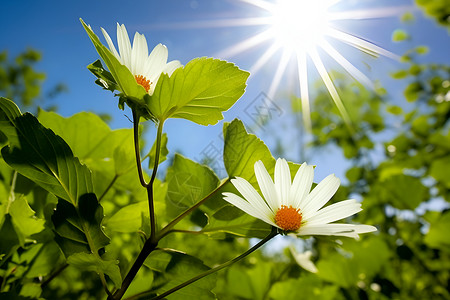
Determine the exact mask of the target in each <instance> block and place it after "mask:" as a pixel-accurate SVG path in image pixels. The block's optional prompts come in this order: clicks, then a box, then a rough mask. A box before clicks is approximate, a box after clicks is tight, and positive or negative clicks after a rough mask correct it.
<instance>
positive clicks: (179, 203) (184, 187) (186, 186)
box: [166, 154, 219, 216]
mask: <svg viewBox="0 0 450 300" xmlns="http://www.w3.org/2000/svg"><path fill="white" fill-rule="evenodd" d="M166 181H167V184H168V187H167V194H166V209H167V213H168V214H169V215H170V216H176V215H178V214H179V213H180V212H182V211H184V210H186V209H187V208H189V207H191V206H193V205H194V204H196V203H197V202H198V201H200V200H202V199H203V198H204V197H205V196H207V195H208V194H209V193H210V192H212V191H213V190H214V189H215V188H216V187H217V186H218V185H219V178H217V176H216V175H215V174H214V172H213V171H212V170H211V169H210V168H209V167H207V166H203V165H200V164H198V163H196V162H194V161H192V160H189V159H187V158H185V157H183V156H181V155H179V154H176V155H175V158H174V161H173V165H172V166H171V167H170V168H169V169H168V170H167V176H166Z"/></svg>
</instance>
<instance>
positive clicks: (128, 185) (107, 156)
mask: <svg viewBox="0 0 450 300" xmlns="http://www.w3.org/2000/svg"><path fill="white" fill-rule="evenodd" d="M38 119H39V121H40V122H41V123H42V124H43V125H44V126H46V127H49V128H52V130H53V131H54V132H55V133H56V134H57V135H59V136H61V137H62V138H63V139H64V140H65V141H66V142H67V144H69V146H70V148H71V149H72V151H73V153H74V155H75V156H77V157H78V158H79V159H80V160H81V161H82V162H83V163H85V164H86V165H87V166H88V167H89V169H90V170H91V171H92V173H93V184H94V192H95V193H96V194H97V195H101V194H103V192H104V191H105V190H106V188H108V185H109V184H110V183H111V182H113V181H114V182H113V183H114V185H113V189H116V190H123V191H130V192H131V193H132V194H133V195H134V196H135V197H136V198H139V197H142V198H146V195H145V190H144V189H142V187H141V185H140V184H139V179H138V175H137V170H136V162H135V156H134V141H133V130H132V129H116V130H111V129H110V127H109V126H108V125H107V124H106V123H105V122H104V121H103V120H102V119H101V118H100V117H98V116H97V115H95V114H93V113H88V112H81V113H77V114H75V115H73V116H71V117H67V118H65V117H62V116H60V115H58V114H56V113H54V112H46V111H43V110H40V111H39V117H38ZM114 195H115V194H114V193H111V192H109V193H108V194H107V198H109V197H113V196H114ZM108 200H109V199H108Z"/></svg>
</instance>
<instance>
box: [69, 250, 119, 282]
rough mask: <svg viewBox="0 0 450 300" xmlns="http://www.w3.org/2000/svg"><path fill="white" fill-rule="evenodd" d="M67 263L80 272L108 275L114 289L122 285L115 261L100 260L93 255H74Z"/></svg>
mask: <svg viewBox="0 0 450 300" xmlns="http://www.w3.org/2000/svg"><path fill="white" fill-rule="evenodd" d="M67 263H69V264H70V265H72V266H75V267H77V268H79V269H81V270H86V271H94V272H97V273H100V272H101V273H104V274H106V275H108V276H109V278H110V279H111V280H112V282H113V283H114V286H115V287H116V288H119V287H120V285H121V284H122V277H121V275H120V270H119V266H118V265H117V263H118V262H117V261H114V260H108V261H106V260H102V259H100V258H99V257H98V256H95V255H94V254H88V253H76V254H73V255H71V256H69V257H68V258H67Z"/></svg>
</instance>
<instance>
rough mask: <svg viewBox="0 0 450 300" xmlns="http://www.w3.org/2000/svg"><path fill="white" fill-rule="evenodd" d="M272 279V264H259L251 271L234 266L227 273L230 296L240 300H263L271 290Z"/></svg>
mask: <svg viewBox="0 0 450 300" xmlns="http://www.w3.org/2000/svg"><path fill="white" fill-rule="evenodd" d="M271 277H272V264H271V263H267V262H258V263H257V264H256V265H254V266H253V268H251V269H248V268H243V267H241V266H240V265H234V266H232V267H231V268H230V269H229V270H228V271H227V284H228V287H229V289H230V295H233V296H235V297H236V298H238V299H241V298H244V299H255V300H263V299H265V297H266V294H267V293H268V292H269V290H270V288H271V279H272V278H271ZM279 299H281V298H279ZM283 299H284V298H283Z"/></svg>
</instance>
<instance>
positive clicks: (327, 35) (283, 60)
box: [170, 0, 411, 132]
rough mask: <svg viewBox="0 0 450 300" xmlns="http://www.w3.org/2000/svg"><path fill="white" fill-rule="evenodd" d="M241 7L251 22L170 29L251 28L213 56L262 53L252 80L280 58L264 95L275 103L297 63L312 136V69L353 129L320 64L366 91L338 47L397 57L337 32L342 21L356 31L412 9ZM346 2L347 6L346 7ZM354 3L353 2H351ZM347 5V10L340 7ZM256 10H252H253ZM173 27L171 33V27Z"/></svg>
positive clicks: (254, 3)
mask: <svg viewBox="0 0 450 300" xmlns="http://www.w3.org/2000/svg"><path fill="white" fill-rule="evenodd" d="M237 2H239V3H243V4H247V5H250V6H251V8H252V10H251V11H249V13H250V14H248V15H251V12H253V13H254V16H248V17H244V18H227V19H214V20H205V21H202V20H196V21H195V22H191V23H189V22H180V23H178V24H173V23H172V24H170V27H171V28H175V27H178V26H179V27H180V28H217V27H235V28H238V27H247V26H248V27H254V28H256V29H257V30H256V31H255V32H257V33H255V34H254V35H253V36H250V37H248V38H246V39H245V40H242V41H238V42H236V43H234V44H232V45H230V46H229V47H226V48H224V49H222V50H221V51H220V52H219V53H216V54H215V55H214V56H215V57H220V58H224V59H232V58H233V57H235V56H238V55H239V54H241V53H243V52H246V51H249V50H251V49H254V48H258V47H265V49H264V50H263V52H262V54H261V55H260V56H258V57H255V61H254V63H253V64H252V65H251V66H250V69H249V71H250V73H251V74H255V73H257V72H258V71H259V70H260V69H262V68H263V67H264V66H266V65H267V64H268V62H269V61H270V60H271V59H273V58H274V57H277V56H278V55H276V54H277V53H281V55H279V57H280V58H279V61H277V62H276V66H277V67H276V69H275V70H274V71H273V78H272V80H271V84H270V86H269V88H268V91H266V94H267V95H268V97H269V98H273V97H274V95H275V92H276V91H277V89H278V88H279V86H280V84H281V82H282V78H283V75H284V73H285V72H286V70H287V67H288V65H289V63H291V62H292V61H296V67H297V72H298V83H299V85H298V86H299V90H297V91H293V92H292V94H294V95H295V94H297V93H298V92H299V93H300V99H301V104H302V115H303V123H304V126H305V127H306V128H307V130H309V131H310V132H311V119H310V111H311V109H310V93H309V80H310V77H311V76H310V74H309V73H308V72H310V69H311V68H310V66H309V65H310V64H312V65H313V67H314V68H315V69H316V70H317V73H318V74H319V76H320V78H321V79H322V81H323V83H324V85H325V86H326V88H327V90H328V92H329V94H330V97H331V99H332V100H333V101H334V103H335V104H336V106H337V108H338V109H339V112H340V114H341V115H342V117H343V119H344V121H345V123H346V124H347V125H349V128H351V127H352V126H351V121H350V117H349V115H348V113H347V111H346V109H345V106H344V103H343V101H342V99H341V97H340V96H339V93H338V90H337V89H336V87H335V85H334V83H333V80H332V79H331V77H330V75H329V73H328V70H327V68H326V66H325V64H324V61H325V59H324V58H325V57H324V56H328V57H327V58H328V60H329V58H331V59H332V60H334V61H335V62H336V63H337V64H338V65H340V66H341V67H342V68H343V69H344V70H345V71H346V72H347V73H348V74H349V75H350V76H351V77H353V78H354V79H355V80H356V81H358V82H360V83H361V84H363V85H364V86H366V87H367V88H369V89H374V85H373V83H372V81H371V80H370V79H369V78H368V77H367V76H366V75H365V74H364V73H363V72H361V71H360V70H359V69H358V68H357V67H356V66H355V65H354V64H353V63H351V62H350V60H349V59H348V58H346V57H345V56H344V55H343V53H341V51H339V48H336V47H339V46H340V45H339V44H340V43H341V44H347V45H350V46H351V47H353V48H355V49H358V50H360V51H362V52H364V53H368V54H370V55H371V56H376V57H377V56H385V57H389V58H392V59H394V60H399V57H398V56H397V55H395V54H393V53H391V52H389V51H387V50H385V49H383V48H382V47H379V46H377V45H376V44H374V43H371V42H369V41H367V40H366V39H364V38H363V37H359V36H356V35H354V34H351V33H349V32H346V31H344V30H341V29H339V26H338V24H337V23H339V22H340V21H346V22H347V21H351V22H352V24H353V23H354V27H353V28H356V27H357V26H358V22H359V21H361V20H367V19H375V18H376V19H380V18H386V17H389V16H396V17H397V16H399V15H401V14H402V13H404V12H405V11H407V10H408V9H411V7H410V6H397V7H393V6H392V7H378V8H372V9H370V8H363V9H352V10H351V9H345V8H344V7H345V6H347V7H348V4H349V2H350V1H344V0H239V1H237ZM344 2H346V3H344ZM352 3H353V2H352ZM341 4H346V5H341ZM255 8H256V9H255ZM174 25H175V27H174Z"/></svg>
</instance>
